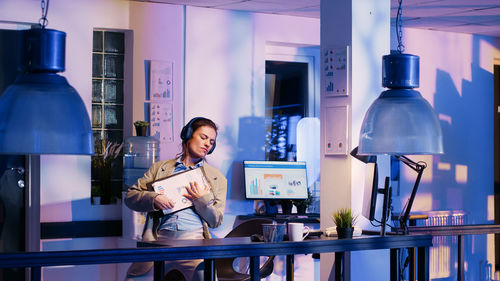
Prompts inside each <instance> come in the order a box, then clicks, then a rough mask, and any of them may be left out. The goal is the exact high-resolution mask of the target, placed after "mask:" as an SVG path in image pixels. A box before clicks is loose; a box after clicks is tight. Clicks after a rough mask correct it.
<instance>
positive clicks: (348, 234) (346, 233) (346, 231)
mask: <svg viewBox="0 0 500 281" xmlns="http://www.w3.org/2000/svg"><path fill="white" fill-rule="evenodd" d="M353 232H354V227H337V236H338V238H339V239H350V238H352V233H353Z"/></svg>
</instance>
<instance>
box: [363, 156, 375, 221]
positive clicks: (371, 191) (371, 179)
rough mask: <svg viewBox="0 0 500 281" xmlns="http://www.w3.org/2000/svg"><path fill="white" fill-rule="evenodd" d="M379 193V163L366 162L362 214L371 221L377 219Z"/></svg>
mask: <svg viewBox="0 0 500 281" xmlns="http://www.w3.org/2000/svg"><path fill="white" fill-rule="evenodd" d="M377 194H378V169H377V163H366V166H365V184H364V192H363V210H362V214H363V216H364V217H365V218H367V219H368V220H370V221H374V220H375V209H376V207H377Z"/></svg>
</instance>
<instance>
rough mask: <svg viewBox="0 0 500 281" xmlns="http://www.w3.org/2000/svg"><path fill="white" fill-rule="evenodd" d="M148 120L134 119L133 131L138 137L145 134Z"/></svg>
mask: <svg viewBox="0 0 500 281" xmlns="http://www.w3.org/2000/svg"><path fill="white" fill-rule="evenodd" d="M148 126H149V122H147V121H142V120H139V121H135V122H134V127H135V133H136V135H137V136H138V137H145V136H146V135H147V130H148Z"/></svg>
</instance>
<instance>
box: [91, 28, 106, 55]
mask: <svg viewBox="0 0 500 281" xmlns="http://www.w3.org/2000/svg"><path fill="white" fill-rule="evenodd" d="M102 33H103V32H102V31H94V39H93V44H92V52H102Z"/></svg>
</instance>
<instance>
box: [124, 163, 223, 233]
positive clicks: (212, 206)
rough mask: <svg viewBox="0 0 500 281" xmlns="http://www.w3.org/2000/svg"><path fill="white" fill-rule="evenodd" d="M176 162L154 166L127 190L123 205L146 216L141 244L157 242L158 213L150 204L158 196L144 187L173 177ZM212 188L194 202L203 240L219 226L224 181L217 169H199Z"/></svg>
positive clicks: (207, 166) (206, 165)
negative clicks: (144, 213)
mask: <svg viewBox="0 0 500 281" xmlns="http://www.w3.org/2000/svg"><path fill="white" fill-rule="evenodd" d="M175 162H176V159H171V160H166V161H160V162H156V163H154V164H153V165H152V166H151V167H150V168H149V170H148V171H147V172H146V173H145V174H144V176H143V177H142V178H140V179H139V180H138V181H137V183H136V184H135V185H133V186H132V187H130V188H129V189H128V191H127V195H126V198H125V205H127V207H129V208H130V209H132V210H134V211H138V212H148V220H147V222H146V225H145V227H144V232H143V236H142V240H143V241H153V240H156V239H157V238H158V232H157V231H158V226H159V218H160V217H161V215H158V214H161V211H160V210H156V209H155V208H154V205H153V200H154V198H155V197H156V196H157V193H156V192H154V191H153V190H152V188H148V187H147V183H150V182H152V181H155V180H158V179H162V178H165V177H167V176H170V175H172V173H173V172H174V169H175ZM201 169H202V171H203V173H204V174H205V177H206V178H207V180H208V182H209V183H210V185H211V187H212V188H211V190H210V191H211V192H209V193H207V194H205V195H203V196H202V197H200V198H198V199H195V200H194V201H193V205H194V208H195V211H196V213H197V214H198V215H199V216H200V217H201V218H202V221H203V236H204V237H205V238H210V233H209V231H208V227H211V228H215V227H218V226H219V225H221V224H222V219H223V217H224V207H225V205H226V194H227V180H226V178H225V177H224V176H223V175H222V174H221V173H220V172H219V170H217V169H216V168H214V167H212V166H210V165H208V164H207V163H206V162H205V163H203V166H202V167H201Z"/></svg>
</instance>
